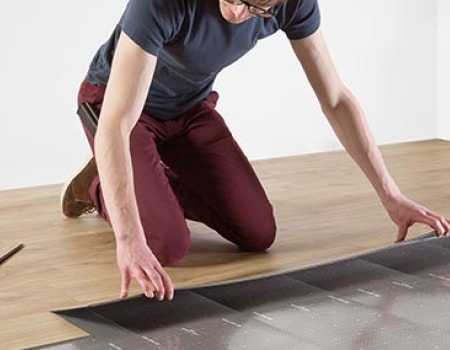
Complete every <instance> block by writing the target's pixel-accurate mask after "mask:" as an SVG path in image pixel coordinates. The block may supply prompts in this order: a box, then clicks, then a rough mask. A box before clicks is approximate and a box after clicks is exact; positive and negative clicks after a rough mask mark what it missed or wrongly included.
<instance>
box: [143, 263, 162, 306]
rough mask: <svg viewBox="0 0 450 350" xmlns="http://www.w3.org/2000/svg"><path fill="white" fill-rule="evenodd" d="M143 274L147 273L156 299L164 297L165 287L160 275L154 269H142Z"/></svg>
mask: <svg viewBox="0 0 450 350" xmlns="http://www.w3.org/2000/svg"><path fill="white" fill-rule="evenodd" d="M144 272H145V274H146V275H147V277H148V279H149V280H150V282H151V283H152V284H153V287H154V289H155V295H156V298H157V299H158V300H163V299H164V294H165V289H164V284H163V282H162V279H161V276H160V275H159V273H158V272H157V271H156V270H154V269H144Z"/></svg>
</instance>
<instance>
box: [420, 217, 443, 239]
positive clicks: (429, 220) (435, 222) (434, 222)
mask: <svg viewBox="0 0 450 350" xmlns="http://www.w3.org/2000/svg"><path fill="white" fill-rule="evenodd" d="M418 221H419V222H422V223H424V224H427V225H428V226H430V227H432V228H434V229H435V230H436V233H437V235H438V236H439V237H441V236H442V235H443V234H444V233H445V230H444V227H443V226H442V224H441V222H440V221H439V219H436V218H434V217H432V216H426V217H423V218H422V219H419V220H418Z"/></svg>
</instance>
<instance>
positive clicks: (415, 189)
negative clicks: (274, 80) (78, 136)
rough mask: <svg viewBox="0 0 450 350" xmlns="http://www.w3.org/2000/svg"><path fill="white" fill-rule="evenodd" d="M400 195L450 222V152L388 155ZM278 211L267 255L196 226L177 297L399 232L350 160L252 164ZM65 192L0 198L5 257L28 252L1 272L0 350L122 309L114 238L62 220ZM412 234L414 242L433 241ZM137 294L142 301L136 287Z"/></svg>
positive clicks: (345, 252) (435, 144) (93, 221)
mask: <svg viewBox="0 0 450 350" xmlns="http://www.w3.org/2000/svg"><path fill="white" fill-rule="evenodd" d="M381 150H382V153H383V155H384V157H385V160H386V163H387V164H388V168H389V169H390V171H391V173H392V175H393V177H394V179H395V180H396V181H397V183H398V184H399V186H400V187H401V189H402V190H403V192H404V193H405V194H406V195H408V196H410V197H411V198H412V199H414V200H416V201H418V202H420V203H421V204H424V205H426V206H428V207H429V208H430V209H432V210H435V211H438V212H441V213H442V214H444V215H446V216H447V217H448V216H450V176H449V174H450V142H449V141H442V140H430V141H422V142H413V143H405V144H397V145H390V146H384V147H382V148H381ZM254 166H255V168H256V171H257V173H258V174H259V175H260V177H261V180H262V182H263V184H264V186H265V188H266V190H267V192H268V195H269V197H270V198H271V200H272V203H273V205H274V207H275V212H276V217H277V222H278V238H277V241H276V243H275V245H274V246H273V248H272V249H271V250H270V251H269V252H267V253H261V254H250V253H242V252H239V251H237V250H236V249H235V248H234V247H233V246H232V245H231V244H229V243H227V242H225V241H223V239H221V238H220V237H218V235H217V234H215V233H214V232H211V230H209V229H208V228H206V227H204V226H202V225H200V224H195V223H192V224H190V226H191V229H192V248H191V251H190V253H189V255H188V256H187V257H186V258H185V259H183V260H182V261H181V262H180V263H179V264H177V265H176V266H175V267H171V268H168V269H167V271H168V272H169V274H170V276H171V277H172V279H173V281H174V283H175V285H176V287H177V288H185V287H190V286H198V285H205V284H211V283H218V282H223V281H228V280H231V279H243V278H249V277H254V276H257V275H265V274H273V273H277V272H281V271H283V272H285V271H289V270H294V269H298V268H301V267H306V266H311V265H316V264H320V263H324V262H328V261H331V260H336V259H340V258H344V257H347V256H349V255H354V254H358V253H363V252H366V251H368V250H371V249H374V248H379V247H382V246H384V245H388V244H390V242H392V241H393V240H394V238H395V227H394V225H393V224H392V223H391V221H390V220H389V219H388V217H387V215H386V213H385V211H384V209H383V208H382V206H381V204H380V203H379V201H378V199H377V197H376V195H375V193H374V191H373V190H372V188H371V187H370V185H369V184H368V182H367V180H366V179H365V178H364V177H363V175H362V174H361V173H360V171H359V169H358V168H357V167H356V166H355V165H354V164H353V163H352V161H351V160H350V158H349V157H348V156H347V154H346V153H344V152H331V153H322V154H315V155H303V156H297V157H288V158H281V159H272V160H263V161H257V162H254ZM60 187H61V185H55V186H45V187H37V188H28V189H20V190H12V191H3V192H0V227H1V230H0V247H8V246H11V245H12V244H17V243H23V244H25V247H24V248H23V249H22V250H21V251H19V252H18V253H17V254H15V255H14V256H13V257H11V258H10V259H9V260H8V261H6V262H5V263H3V264H2V265H0V281H1V283H0V303H1V305H0V323H1V325H2V327H0V344H1V345H2V346H1V347H2V348H4V349H19V348H24V347H30V346H36V345H40V344H48V343H51V342H55V341H61V340H64V339H70V338H75V337H79V336H82V335H84V333H83V331H81V330H79V329H77V328H75V327H74V326H72V325H70V324H68V323H66V322H65V321H63V320H62V319H60V318H59V317H58V316H55V315H54V314H52V313H51V312H50V311H51V310H57V309H64V308H71V307H75V306H82V305H88V304H92V303H97V302H102V301H108V300H112V299H116V298H117V296H118V293H119V274H118V271H117V269H116V263H115V249H114V247H115V246H114V237H113V234H112V232H111V230H110V229H109V227H108V226H107V225H106V224H105V223H104V222H103V221H102V220H101V219H99V218H97V217H96V216H95V215H91V216H88V217H83V218H81V219H76V220H68V219H63V218H62V217H61V214H60V210H59V190H60ZM429 231H430V229H429V228H428V227H426V226H423V225H416V226H414V227H413V228H412V229H411V231H410V235H409V238H413V237H416V236H418V235H420V234H423V233H426V232H429ZM133 288H134V289H133V292H134V293H135V294H136V293H139V288H138V287H137V285H136V284H134V286H133Z"/></svg>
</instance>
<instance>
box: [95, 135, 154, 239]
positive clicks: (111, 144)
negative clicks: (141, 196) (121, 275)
mask: <svg viewBox="0 0 450 350" xmlns="http://www.w3.org/2000/svg"><path fill="white" fill-rule="evenodd" d="M128 140H129V138H128V137H127V133H125V132H121V131H120V129H119V128H101V127H99V129H98V131H97V134H96V137H95V152H96V161H97V167H98V171H99V176H100V182H101V185H102V192H103V198H104V202H105V205H106V208H107V211H108V215H109V219H110V223H111V226H112V228H113V230H114V234H115V236H116V240H117V242H122V241H128V240H130V239H139V240H141V239H145V237H144V232H143V228H142V224H141V221H140V217H139V211H138V206H137V202H136V196H135V192H134V181H133V171H132V165H131V155H130V152H129V151H128V150H129V141H128Z"/></svg>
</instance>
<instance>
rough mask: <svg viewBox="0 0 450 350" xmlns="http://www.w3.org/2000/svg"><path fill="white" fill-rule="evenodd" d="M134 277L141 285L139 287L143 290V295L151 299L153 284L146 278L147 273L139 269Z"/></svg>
mask: <svg viewBox="0 0 450 350" xmlns="http://www.w3.org/2000/svg"><path fill="white" fill-rule="evenodd" d="M134 277H135V278H136V281H137V282H138V283H139V285H140V286H141V289H142V290H143V292H144V294H145V296H146V297H147V298H150V299H152V298H153V297H154V296H155V295H154V293H153V286H152V284H151V282H150V281H149V280H148V278H147V275H146V274H145V273H144V272H143V271H142V270H140V269H139V270H138V271H137V272H136V273H135V275H134Z"/></svg>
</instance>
